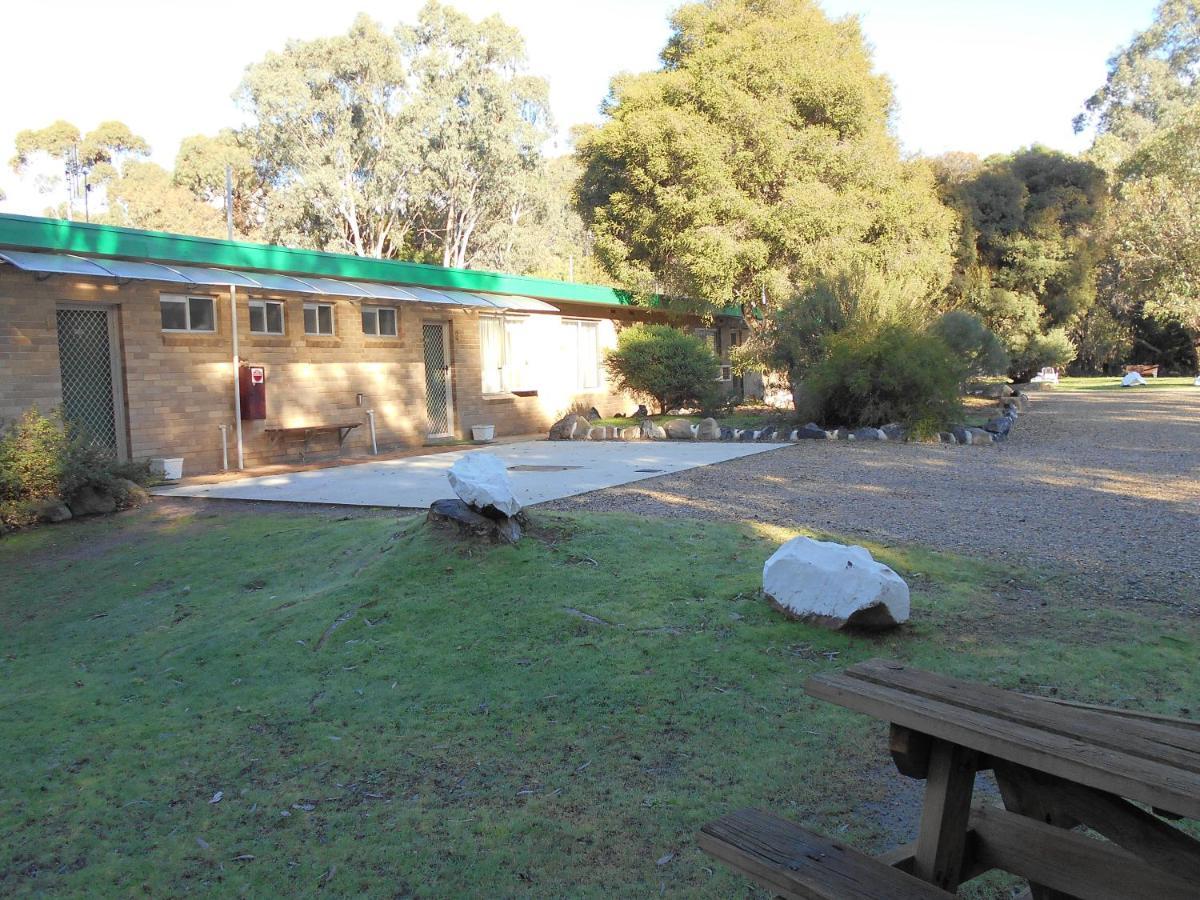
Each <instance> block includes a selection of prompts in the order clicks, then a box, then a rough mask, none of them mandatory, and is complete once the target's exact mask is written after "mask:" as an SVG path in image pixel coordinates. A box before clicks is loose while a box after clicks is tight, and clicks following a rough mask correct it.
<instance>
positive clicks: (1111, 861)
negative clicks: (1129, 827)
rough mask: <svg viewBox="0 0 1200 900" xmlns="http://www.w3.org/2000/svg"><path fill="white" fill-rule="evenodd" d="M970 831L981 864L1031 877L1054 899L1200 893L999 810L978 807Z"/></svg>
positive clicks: (1167, 897)
mask: <svg viewBox="0 0 1200 900" xmlns="http://www.w3.org/2000/svg"><path fill="white" fill-rule="evenodd" d="M971 829H972V833H973V834H974V836H975V838H974V841H975V843H974V851H973V852H974V853H975V855H976V856H977V857H978V860H979V863H980V865H986V866H988V867H991V868H996V869H1003V870H1004V871H1006V872H1011V873H1012V874H1014V875H1019V876H1021V877H1022V878H1027V879H1029V881H1030V882H1031V884H1038V885H1041V886H1043V887H1045V888H1047V889H1048V890H1050V891H1053V893H1052V894H1050V896H1054V897H1087V898H1088V900H1128V898H1130V897H1153V898H1154V900H1185V898H1186V900H1195V897H1196V896H1197V893H1198V891H1197V887H1196V884H1195V882H1192V881H1189V880H1188V879H1187V878H1182V877H1180V876H1179V875H1177V874H1174V873H1172V872H1166V871H1163V870H1162V869H1159V868H1157V867H1154V866H1151V865H1148V864H1147V863H1146V862H1144V861H1143V860H1141V859H1139V858H1138V857H1137V856H1135V855H1134V854H1132V853H1130V852H1128V851H1127V850H1123V849H1121V848H1120V847H1117V846H1115V845H1113V844H1109V843H1106V842H1104V841H1098V840H1096V839H1094V838H1089V837H1087V836H1086V835H1083V834H1080V833H1079V832H1075V831H1067V830H1065V829H1062V828H1056V827H1055V826H1053V825H1047V824H1045V823H1044V822H1037V821H1034V820H1033V819H1030V818H1027V817H1025V816H1021V815H1017V814H1016V813H1011V812H1005V811H1004V810H1001V809H996V808H995V807H987V806H980V807H976V808H975V809H974V810H973V811H972V813H971ZM1033 896H1035V897H1036V896H1038V892H1037V891H1036V890H1035V891H1033Z"/></svg>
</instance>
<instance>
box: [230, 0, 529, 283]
mask: <svg viewBox="0 0 1200 900" xmlns="http://www.w3.org/2000/svg"><path fill="white" fill-rule="evenodd" d="M523 65H524V44H523V41H522V38H521V35H520V34H519V32H517V31H516V30H515V29H513V28H511V27H509V26H508V25H506V24H504V23H503V22H502V21H501V20H500V19H499V18H498V17H495V16H492V17H489V18H486V19H484V20H482V21H479V22H475V21H472V20H471V19H470V18H468V17H467V16H464V15H462V14H461V13H458V12H456V11H455V10H453V9H451V8H449V7H447V6H444V5H442V4H440V3H437V2H429V3H427V4H426V5H425V6H424V8H423V9H422V10H421V12H420V15H419V17H418V20H417V23H416V24H415V25H412V26H401V27H399V28H397V29H396V30H395V31H394V32H391V31H387V30H385V29H384V28H383V27H382V26H381V25H379V24H378V23H376V22H374V21H373V20H371V19H370V18H368V17H366V16H359V17H358V19H356V20H355V22H354V24H353V26H352V27H351V29H350V31H349V32H348V33H347V34H345V35H340V36H337V37H331V38H320V39H317V40H312V41H291V42H289V43H288V44H287V46H286V47H285V48H284V50H283V51H282V52H279V53H271V54H268V55H267V56H266V57H265V58H264V59H263V60H261V61H260V62H258V63H256V64H254V65H252V66H251V67H250V68H249V69H248V70H247V72H246V76H245V79H244V81H243V83H242V86H241V89H240V91H239V93H238V96H239V99H240V102H241V103H242V105H243V107H244V108H245V109H246V111H247V112H248V113H249V114H250V116H251V118H252V124H251V125H250V126H248V127H247V128H245V129H244V130H243V131H242V132H241V138H242V145H243V146H245V147H246V149H247V150H248V151H249V154H250V157H251V159H252V160H253V164H254V167H255V169H256V171H257V174H258V177H259V178H260V179H261V184H262V187H263V191H264V193H265V209H264V213H263V218H264V233H265V235H266V237H267V238H268V239H270V240H274V241H281V242H284V243H291V244H301V245H308V246H315V247H320V248H324V249H331V250H340V251H345V252H350V253H355V254H358V255H360V256H375V257H396V256H411V255H416V256H418V257H421V258H425V259H429V260H430V261H437V262H441V263H443V264H445V265H457V266H463V265H471V264H473V263H475V262H476V261H477V260H478V259H480V258H484V257H487V258H489V259H494V258H495V250H496V247H495V246H488V245H487V244H486V241H487V240H489V239H493V240H502V237H501V236H500V234H499V232H498V231H497V229H496V225H497V224H498V223H502V222H505V221H518V222H519V221H520V220H521V219H522V218H523V215H524V207H523V204H525V205H527V204H528V203H529V200H528V193H529V190H528V186H529V181H530V179H531V178H533V177H536V174H537V172H538V170H539V167H540V166H541V164H542V159H541V155H540V149H539V148H540V145H541V143H542V142H543V140H544V139H545V136H546V132H545V124H546V121H547V118H548V115H547V112H546V95H547V88H546V84H545V82H544V81H542V80H541V79H537V78H532V77H530V76H528V75H525V74H523ZM501 256H503V254H501ZM504 263H505V260H504V259H500V261H499V264H500V265H501V266H503V265H504Z"/></svg>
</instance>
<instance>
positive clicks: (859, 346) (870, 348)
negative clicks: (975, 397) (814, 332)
mask: <svg viewBox="0 0 1200 900" xmlns="http://www.w3.org/2000/svg"><path fill="white" fill-rule="evenodd" d="M965 378H966V367H965V365H964V363H963V361H962V360H961V359H960V358H959V357H958V356H957V355H956V354H955V353H954V352H953V351H952V350H951V349H950V348H949V347H947V346H946V344H945V342H944V341H943V340H942V339H941V338H939V337H937V336H936V335H934V334H932V333H928V332H921V331H917V330H916V329H914V328H912V327H910V326H907V325H886V326H884V327H882V328H878V329H864V328H856V329H851V330H848V331H844V332H842V333H840V334H837V335H834V336H833V337H831V338H830V339H829V341H828V343H827V353H826V355H825V358H824V359H823V360H822V361H821V362H819V363H817V364H816V365H815V366H814V367H813V368H812V369H811V370H810V374H809V377H808V378H807V379H806V385H807V387H808V389H809V390H810V391H811V396H812V399H813V403H814V406H815V408H817V409H819V410H820V411H821V418H822V420H823V421H824V422H825V424H827V425H846V426H850V427H861V426H872V427H876V428H878V427H880V426H882V425H886V424H888V423H891V422H899V423H900V424H902V425H904V426H905V427H907V428H908V429H909V430H910V432H911V433H913V434H914V435H917V436H925V435H929V434H932V433H933V432H936V431H938V430H939V429H942V428H945V427H946V426H948V425H949V424H950V423H951V422H953V421H954V420H955V419H956V418H958V416H959V415H960V414H961V411H962V409H961V404H960V400H959V398H960V386H961V384H962V382H963V380H964V379H965Z"/></svg>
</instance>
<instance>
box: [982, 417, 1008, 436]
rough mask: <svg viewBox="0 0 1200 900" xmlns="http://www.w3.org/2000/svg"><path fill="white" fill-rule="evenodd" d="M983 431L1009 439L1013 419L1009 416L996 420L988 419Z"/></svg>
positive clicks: (996, 418)
mask: <svg viewBox="0 0 1200 900" xmlns="http://www.w3.org/2000/svg"><path fill="white" fill-rule="evenodd" d="M983 430H984V431H988V432H991V433H992V434H998V435H1000V436H1001V437H1008V433H1009V432H1010V431H1011V430H1012V419H1010V418H1009V417H1008V416H996V417H995V418H994V419H988V421H987V424H986V425H984V426H983Z"/></svg>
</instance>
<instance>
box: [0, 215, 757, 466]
mask: <svg viewBox="0 0 1200 900" xmlns="http://www.w3.org/2000/svg"><path fill="white" fill-rule="evenodd" d="M234 317H236V328H234V327H232V326H233V325H234ZM644 320H659V321H668V320H669V321H671V322H672V323H673V324H677V325H678V324H684V325H687V326H688V327H694V328H696V329H697V331H699V332H702V333H703V334H704V335H705V336H707V337H708V339H709V340H711V341H712V342H713V344H714V346H715V347H716V349H717V351H718V353H719V354H720V355H721V357H722V359H723V360H724V361H728V356H729V350H730V348H731V347H732V346H734V345H735V344H736V343H737V341H738V340H739V339H740V336H741V332H742V330H743V328H744V323H743V322H741V320H740V319H737V318H735V317H723V318H719V319H718V320H717V321H716V322H713V323H707V325H705V323H701V322H700V321H699V320H688V319H686V318H684V317H680V316H677V315H671V316H668V314H667V313H665V312H661V311H654V310H649V309H646V308H644V307H635V306H632V305H631V304H630V302H629V300H628V298H627V297H625V296H624V295H623V294H622V293H621V292H619V291H615V290H612V289H610V288H604V287H598V286H594V285H581V284H574V283H566V282H556V281H547V280H542V279H535V278H523V277H515V276H508V275H499V274H494V273H487V272H475V271H469V270H460V269H447V268H443V267H440V266H427V265H419V264H414V263H406V262H399V261H393V260H372V259H362V258H358V257H353V256H345V255H341V254H333V253H319V252H313V251H304V250H294V249H289V248H284V247H270V246H264V245H259V244H248V243H242V242H236V241H221V240H213V239H209V238H198V237H191V236H185V235H175V234H163V233H158V232H147V231H137V230H133V229H125V228H113V227H110V226H99V225H88V224H82V223H78V222H64V221H59V220H52V219H42V218H35V217H28V216H15V215H0V421H6V420H11V419H13V418H15V417H16V416H18V415H20V414H21V412H22V411H24V410H25V409H26V408H28V407H29V406H31V405H35V404H36V405H37V406H38V407H39V408H41V409H42V410H44V411H48V410H50V409H53V408H56V407H59V406H62V408H63V410H64V413H65V414H66V415H67V417H68V418H70V419H72V420H74V421H76V422H78V423H80V424H81V425H83V426H84V427H85V428H86V429H87V431H88V433H89V434H90V435H91V436H92V438H93V439H94V440H96V441H98V442H100V443H103V444H105V445H107V446H110V447H112V448H113V450H114V451H115V452H116V453H117V454H118V455H120V456H121V457H123V458H132V459H147V458H152V457H183V458H184V460H185V463H184V465H185V473H186V474H199V473H205V472H213V471H216V470H219V469H220V468H221V467H222V465H223V460H224V456H223V446H224V447H225V448H226V452H227V453H228V456H229V459H230V466H231V467H232V466H234V465H236V459H237V457H236V441H237V432H238V429H237V428H236V427H235V424H236V422H237V420H238V416H237V413H236V412H235V409H236V407H237V405H238V404H240V403H241V399H242V398H241V397H239V396H238V395H239V381H240V380H245V381H246V382H247V386H246V387H245V388H244V390H245V391H246V393H245V394H243V396H244V397H245V400H246V404H245V405H246V407H247V408H246V409H243V410H242V412H241V419H242V421H241V424H242V428H241V440H242V445H243V452H244V460H245V465H246V466H255V465H261V464H265V463H272V462H285V461H292V460H296V459H298V458H299V457H300V455H301V454H305V455H306V456H307V457H308V458H314V457H319V456H321V455H328V454H334V453H337V452H343V453H345V454H348V455H351V454H352V455H362V454H366V453H369V452H370V451H371V446H372V444H371V441H372V436H371V425H372V423H373V425H374V439H375V443H376V446H377V447H378V449H379V450H381V451H382V450H386V449H389V448H397V447H411V446H420V445H423V444H427V443H435V442H439V441H446V440H453V439H456V438H464V437H465V438H469V437H470V435H471V428H472V426H475V425H493V426H495V431H496V434H497V435H513V434H527V433H534V432H544V431H545V429H547V428H548V427H549V425H550V424H551V423H552V422H553V421H554V420H555V419H557V418H558V417H560V416H561V415H562V414H563V413H564V412H566V411H567V410H568V409H570V408H572V407H573V406H576V405H583V406H586V407H591V406H595V407H596V408H598V409H599V410H600V411H601V412H602V413H603V414H604V415H611V414H613V413H616V412H629V411H631V410H632V409H633V408H634V407H635V405H636V403H635V401H633V400H632V399H631V398H628V397H620V396H617V395H615V394H614V393H613V391H612V390H610V388H609V387H608V385H607V383H606V376H605V373H604V367H603V355H604V351H605V350H606V349H607V348H609V347H611V346H613V345H614V344H615V342H616V333H617V331H618V330H619V329H620V328H621V327H623V326H624V325H627V324H629V323H632V322H635V321H644ZM235 358H236V359H237V360H238V365H237V366H236V367H235V364H234V360H235ZM235 371H236V372H237V373H238V374H237V375H236V376H235ZM721 377H722V379H723V381H724V382H725V383H726V385H727V389H728V390H730V391H741V389H742V385H741V383H740V382H739V381H738V380H737V379H735V378H734V377H733V376H732V374H731V372H730V370H729V368H728V366H723V367H722V370H721ZM251 381H253V382H256V383H255V384H253V385H250V384H249V383H250V382H251ZM260 381H261V384H259V383H257V382H260ZM235 397H237V400H235ZM260 406H261V408H260ZM336 425H342V426H344V428H343V430H342V431H340V432H339V431H337V430H336V429H333V428H332V427H331V426H336ZM351 425H354V426H356V427H354V428H349V426H351ZM221 426H224V429H222V427H221ZM314 427H320V428H323V429H328V430H311V429H313V428H314ZM343 436H344V445H343V446H342V447H341V448H340V451H339V438H341V437H343ZM223 441H224V445H223Z"/></svg>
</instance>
